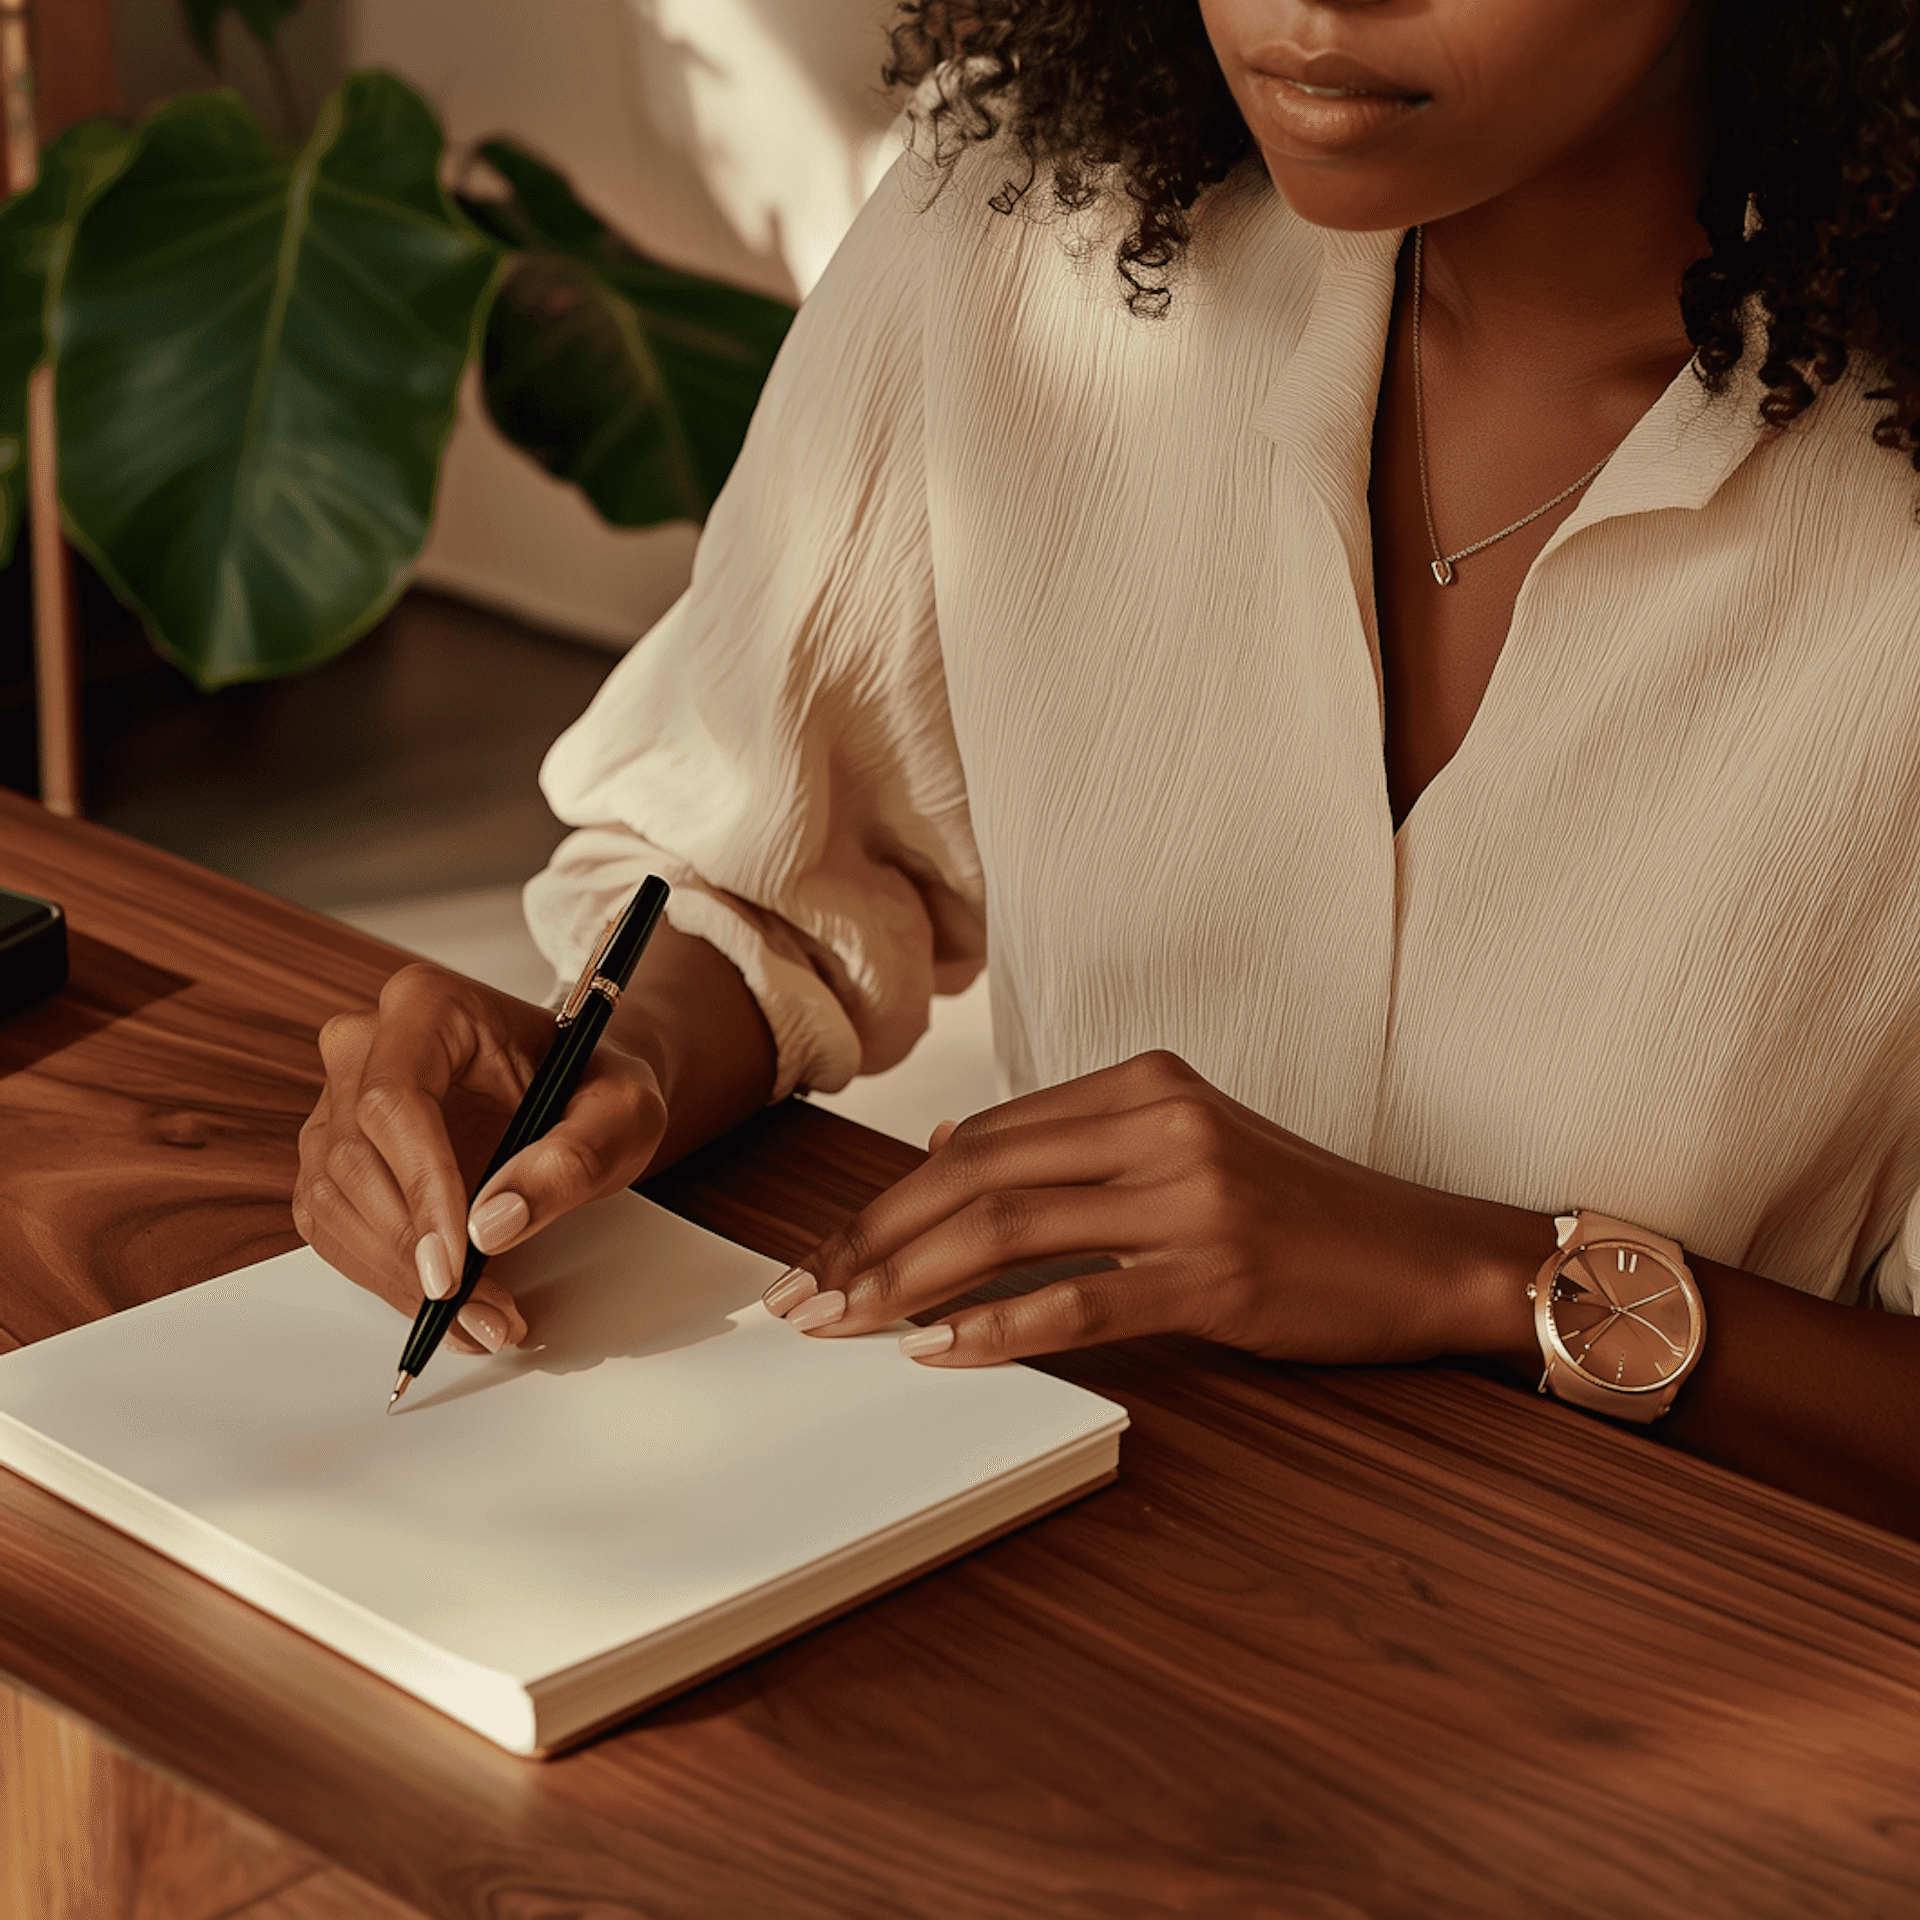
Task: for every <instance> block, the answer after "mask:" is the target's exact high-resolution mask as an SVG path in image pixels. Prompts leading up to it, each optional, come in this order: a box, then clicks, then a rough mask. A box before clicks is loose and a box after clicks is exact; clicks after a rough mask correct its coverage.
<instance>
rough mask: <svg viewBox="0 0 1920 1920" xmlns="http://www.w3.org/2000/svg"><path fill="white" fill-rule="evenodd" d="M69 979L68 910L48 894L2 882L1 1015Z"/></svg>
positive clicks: (1, 1017) (52, 991)
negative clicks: (16, 890)
mask: <svg viewBox="0 0 1920 1920" xmlns="http://www.w3.org/2000/svg"><path fill="white" fill-rule="evenodd" d="M66 984H67V916H66V915H65V914H64V913H62V912H61V911H60V909H59V908H58V907H57V906H55V905H54V903H53V902H52V901H51V900H41V899H38V898H36V897H35V896H34V895H33V894H30V893H9V892H8V891H7V890H6V888H5V887H0V1020H4V1019H5V1018H6V1017H7V1016H8V1015H9V1014H12V1013H19V1012H21V1011H23V1010H24V1009H25V1008H27V1007H30V1006H32V1005H33V1004H34V1002H35V1001H37V1000H45V999H46V998H47V997H48V996H49V995H50V994H55V993H58V992H59V991H60V989H61V988H62V987H64V986H65V985H66Z"/></svg>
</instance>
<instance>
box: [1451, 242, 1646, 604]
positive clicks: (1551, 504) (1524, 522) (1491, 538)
mask: <svg viewBox="0 0 1920 1920" xmlns="http://www.w3.org/2000/svg"><path fill="white" fill-rule="evenodd" d="M1426 231H1427V230H1426V228H1424V227H1415V228H1414V230H1413V438H1414V444H1415V445H1416V446H1417V447H1418V448H1419V450H1420V504H1421V505H1422V506H1423V507H1425V508H1426V510H1427V540H1428V542H1429V544H1430V545H1431V546H1432V548H1433V577H1434V578H1435V579H1436V580H1437V581H1439V583H1440V584H1441V585H1442V586H1443V587H1450V586H1452V585H1453V563H1454V562H1455V561H1456V560H1464V559H1465V558H1466V557H1467V555H1468V554H1470V553H1478V552H1479V551H1480V550H1481V548H1482V547H1490V546H1492V545H1493V543H1494V542H1495V541H1496V540H1504V539H1505V538H1506V537H1507V535H1508V534H1510V533H1518V532H1519V531H1520V529H1521V528H1522V527H1524V526H1529V525H1531V524H1532V523H1533V522H1534V521H1535V520H1538V519H1539V518H1540V516H1541V515H1542V514H1543V513H1550V512H1551V511H1552V510H1553V509H1554V508H1555V507H1557V506H1558V505H1559V504H1560V502H1561V501H1562V500H1565V499H1567V498H1569V497H1570V496H1571V495H1573V494H1576V493H1578V492H1579V491H1580V489H1581V488H1582V487H1584V486H1585V485H1586V484H1587V482H1588V481H1589V480H1591V479H1592V478H1593V476H1594V475H1595V474H1596V473H1598V472H1599V471H1600V469H1601V468H1602V467H1604V466H1605V465H1606V464H1607V462H1608V461H1609V460H1611V459H1612V458H1613V455H1612V454H1610V453H1605V454H1602V455H1601V456H1600V458H1599V459H1598V460H1596V461H1595V462H1594V463H1593V465H1592V466H1590V467H1589V468H1588V469H1587V470H1586V472H1585V473H1583V474H1582V475H1581V476H1580V478H1579V479H1578V480H1576V481H1575V482H1574V483H1573V485H1572V486H1570V487H1562V488H1561V489H1560V491H1559V492H1558V493H1556V494H1555V495H1554V496H1553V498H1552V499H1551V500H1548V501H1544V502H1543V503H1542V504H1541V505H1539V506H1537V507H1535V508H1534V510H1533V511H1532V512H1531V513H1526V514H1522V515H1521V516H1520V518H1519V519H1518V520H1516V521H1514V523H1513V524H1512V525H1511V526H1510V527H1502V528H1501V529H1500V531H1499V532H1498V533H1490V534H1488V535H1487V537H1486V538H1485V539H1484V540H1476V541H1475V542H1474V543H1473V545H1472V546H1470V547H1462V548H1461V549H1460V551H1459V552H1458V553H1442V552H1441V551H1440V536H1439V535H1438V534H1437V533H1435V532H1434V530H1433V490H1432V488H1431V487H1429V485H1428V484H1427V400H1426V393H1425V390H1424V389H1423V388H1422V386H1421V384H1420V280H1421V273H1420V266H1421V255H1422V251H1423V248H1424V244H1425V241H1426Z"/></svg>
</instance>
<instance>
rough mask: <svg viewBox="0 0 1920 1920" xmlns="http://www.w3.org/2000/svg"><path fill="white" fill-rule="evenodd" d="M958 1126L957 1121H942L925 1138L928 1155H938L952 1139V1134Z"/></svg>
mask: <svg viewBox="0 0 1920 1920" xmlns="http://www.w3.org/2000/svg"><path fill="white" fill-rule="evenodd" d="M959 1125H960V1122H959V1121H958V1120H942V1121H941V1122H940V1124H939V1125H938V1126H937V1127H935V1128H934V1130H933V1131H932V1132H931V1133H930V1134H928V1136H927V1151H928V1152H929V1153H938V1152H939V1151H940V1149H941V1148H942V1147H944V1146H945V1145H946V1144H947V1142H948V1141H949V1140H951V1139H952V1138H953V1136H954V1132H955V1130H956V1129H957V1128H958V1127H959Z"/></svg>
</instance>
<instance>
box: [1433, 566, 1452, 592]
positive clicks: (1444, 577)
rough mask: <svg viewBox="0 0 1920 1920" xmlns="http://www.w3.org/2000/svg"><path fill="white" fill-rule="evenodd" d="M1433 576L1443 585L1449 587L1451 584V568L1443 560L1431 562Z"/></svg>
mask: <svg viewBox="0 0 1920 1920" xmlns="http://www.w3.org/2000/svg"><path fill="white" fill-rule="evenodd" d="M1433 577H1434V578H1435V579H1436V580H1438V581H1439V582H1440V584H1441V585H1442V586H1443V587H1450V586H1452V585H1453V568H1452V567H1451V566H1450V565H1448V563H1447V562H1446V561H1444V560H1435V561H1434V563H1433Z"/></svg>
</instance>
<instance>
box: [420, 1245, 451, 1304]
mask: <svg viewBox="0 0 1920 1920" xmlns="http://www.w3.org/2000/svg"><path fill="white" fill-rule="evenodd" d="M413 1265H414V1270H415V1271H416V1272H417V1273H418V1274H419V1276H420V1291H421V1292H422V1293H424V1294H425V1295H426V1296H427V1298H428V1299H429V1300H444V1299H445V1298H446V1297H447V1295H448V1294H450V1293H451V1292H452V1291H453V1267H452V1265H451V1263H450V1262H449V1261H448V1259H447V1243H446V1242H445V1241H444V1240H442V1239H441V1238H440V1236H439V1235H438V1234H437V1233H423V1234H422V1235H421V1236H420V1238H419V1239H418V1240H416V1241H415V1242H414V1246H413Z"/></svg>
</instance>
